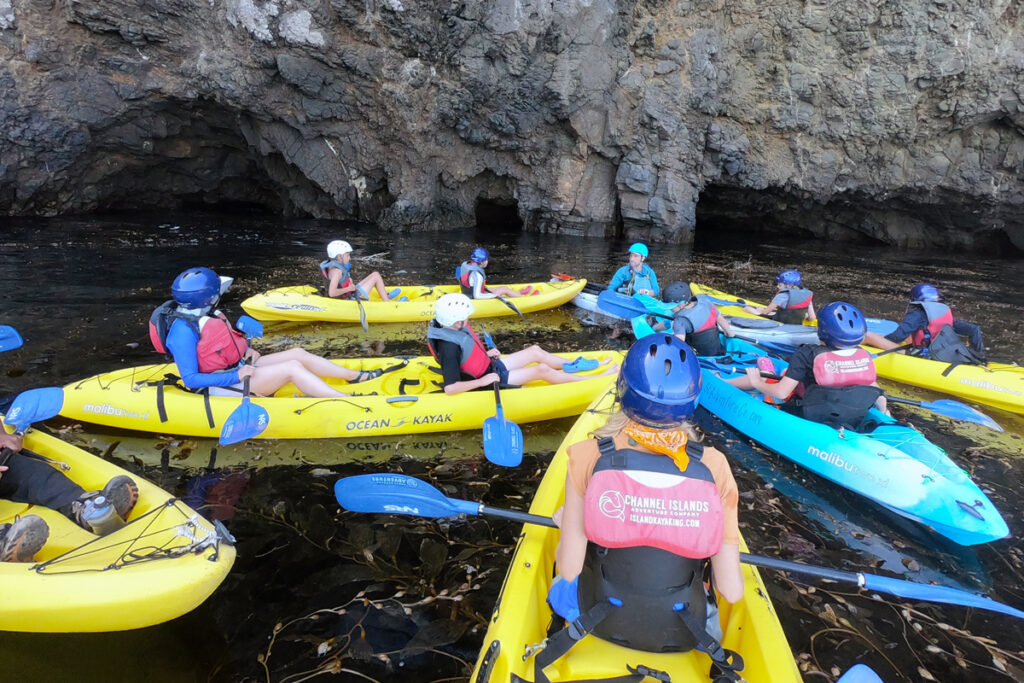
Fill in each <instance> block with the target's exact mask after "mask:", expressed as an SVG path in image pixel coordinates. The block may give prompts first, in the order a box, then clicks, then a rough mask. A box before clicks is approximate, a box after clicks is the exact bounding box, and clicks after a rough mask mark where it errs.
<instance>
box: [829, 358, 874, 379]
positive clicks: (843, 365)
mask: <svg viewBox="0 0 1024 683" xmlns="http://www.w3.org/2000/svg"><path fill="white" fill-rule="evenodd" d="M870 363H871V359H870V358H856V359H854V360H826V361H825V372H827V373H829V374H834V375H839V374H844V373H847V372H860V371H861V370H865V369H867V367H868V365H869V364H870Z"/></svg>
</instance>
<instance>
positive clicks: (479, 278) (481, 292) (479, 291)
mask: <svg viewBox="0 0 1024 683" xmlns="http://www.w3.org/2000/svg"><path fill="white" fill-rule="evenodd" d="M469 284H470V285H471V286H472V287H473V298H474V299H493V298H495V297H496V296H497V294H495V293H493V292H488V291H487V289H486V288H485V287H484V276H483V275H481V274H480V273H478V272H476V271H473V272H472V273H470V274H469Z"/></svg>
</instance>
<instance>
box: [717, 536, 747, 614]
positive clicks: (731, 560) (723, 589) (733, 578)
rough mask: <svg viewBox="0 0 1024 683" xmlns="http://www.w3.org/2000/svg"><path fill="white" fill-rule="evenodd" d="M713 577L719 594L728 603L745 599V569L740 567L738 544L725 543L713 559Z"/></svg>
mask: <svg viewBox="0 0 1024 683" xmlns="http://www.w3.org/2000/svg"><path fill="white" fill-rule="evenodd" d="M711 576H712V577H713V578H714V582H715V589H716V590H717V591H718V594H719V595H721V596H722V598H723V599H725V600H726V601H727V602H739V601H740V600H742V599H743V569H742V567H740V546H739V544H738V543H723V544H722V547H721V548H719V550H718V552H717V553H715V554H714V555H713V556H712V557H711Z"/></svg>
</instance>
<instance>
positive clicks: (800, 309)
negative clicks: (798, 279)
mask: <svg viewBox="0 0 1024 683" xmlns="http://www.w3.org/2000/svg"><path fill="white" fill-rule="evenodd" d="M783 291H784V292H785V293H786V294H787V295H788V298H787V300H786V305H785V306H782V307H780V308H779V309H777V310H776V311H775V320H776V321H778V322H780V323H786V324H791V325H799V324H800V323H802V322H803V321H804V318H805V317H806V316H807V308H808V307H809V306H810V305H811V303H812V302H813V301H814V292H812V291H811V290H809V289H802V288H799V287H798V288H795V289H785V290H783Z"/></svg>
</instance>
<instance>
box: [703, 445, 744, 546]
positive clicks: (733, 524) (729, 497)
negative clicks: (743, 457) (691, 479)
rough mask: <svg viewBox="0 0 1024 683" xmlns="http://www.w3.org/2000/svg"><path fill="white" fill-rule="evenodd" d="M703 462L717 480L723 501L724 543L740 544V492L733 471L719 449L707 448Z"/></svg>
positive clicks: (716, 484)
mask: <svg viewBox="0 0 1024 683" xmlns="http://www.w3.org/2000/svg"><path fill="white" fill-rule="evenodd" d="M701 462H703V463H704V464H705V465H707V467H708V469H709V470H711V476H713V477H714V478H715V486H717V487H718V495H719V496H720V497H721V499H722V512H723V514H724V516H725V519H724V520H723V521H724V524H723V530H722V543H736V544H738V543H739V542H740V522H739V513H738V511H737V510H738V507H739V502H740V492H739V489H738V488H737V487H736V479H735V478H733V476H732V470H731V469H729V461H728V460H726V458H725V455H724V454H723V453H722V452H721V451H720V450H718V449H717V448H713V447H711V446H705V447H704V457H703V458H701Z"/></svg>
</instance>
